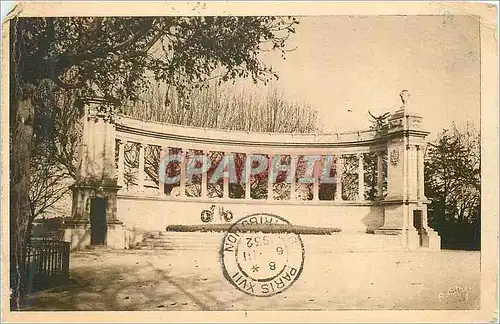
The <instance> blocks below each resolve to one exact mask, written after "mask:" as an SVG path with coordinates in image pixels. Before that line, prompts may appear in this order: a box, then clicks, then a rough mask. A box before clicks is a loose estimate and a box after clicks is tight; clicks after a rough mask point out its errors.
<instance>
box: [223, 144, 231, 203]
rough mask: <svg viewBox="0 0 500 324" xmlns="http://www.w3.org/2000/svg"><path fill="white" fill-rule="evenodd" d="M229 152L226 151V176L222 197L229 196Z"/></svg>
mask: <svg viewBox="0 0 500 324" xmlns="http://www.w3.org/2000/svg"><path fill="white" fill-rule="evenodd" d="M229 154H231V153H230V152H224V178H223V183H222V198H229V176H230V174H229Z"/></svg>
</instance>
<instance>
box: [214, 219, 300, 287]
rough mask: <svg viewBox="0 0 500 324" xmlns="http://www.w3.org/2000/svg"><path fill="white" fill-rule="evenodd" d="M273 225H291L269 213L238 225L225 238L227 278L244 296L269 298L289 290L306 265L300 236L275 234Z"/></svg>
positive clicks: (223, 248) (224, 261) (223, 262)
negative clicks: (272, 229)
mask: <svg viewBox="0 0 500 324" xmlns="http://www.w3.org/2000/svg"><path fill="white" fill-rule="evenodd" d="M273 225H281V226H279V227H280V228H284V227H283V225H285V226H286V225H290V222H288V221H287V220H286V219H284V218H282V217H280V216H277V215H273V214H267V213H259V214H252V215H249V216H246V217H244V218H242V219H240V220H238V221H237V222H236V223H234V224H233V225H232V226H231V227H230V228H229V230H228V232H227V234H226V235H225V236H224V240H223V241H222V245H221V249H220V254H221V260H222V270H223V274H224V277H225V278H226V279H227V280H228V281H229V282H230V283H231V284H232V285H233V286H234V287H236V288H237V289H239V290H241V291H242V292H244V293H246V294H249V295H253V296H257V297H267V296H272V295H276V294H278V293H281V292H283V291H284V290H286V289H288V288H289V287H290V286H291V285H292V284H293V283H294V282H295V281H296V280H297V279H298V278H299V276H300V274H301V272H302V268H303V265H304V256H305V250H304V244H303V243H302V239H301V238H300V236H299V235H298V234H296V233H289V232H285V231H279V232H274V231H271V230H270V229H271V228H272V227H273Z"/></svg>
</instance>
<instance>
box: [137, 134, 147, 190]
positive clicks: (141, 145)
mask: <svg viewBox="0 0 500 324" xmlns="http://www.w3.org/2000/svg"><path fill="white" fill-rule="evenodd" d="M145 149H146V144H144V143H139V170H138V173H137V182H138V185H139V191H140V192H142V191H144V178H145V172H144V162H145V156H144V155H145V154H144V151H145Z"/></svg>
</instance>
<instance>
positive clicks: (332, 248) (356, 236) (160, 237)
mask: <svg viewBox="0 0 500 324" xmlns="http://www.w3.org/2000/svg"><path fill="white" fill-rule="evenodd" d="M224 235H225V233H224V232H167V231H151V232H149V233H147V234H145V235H144V238H143V240H142V241H139V242H135V244H134V243H132V242H131V248H134V249H140V250H179V251H189V250H206V251H213V250H218V249H220V247H221V242H222V240H223V237H224ZM268 235H273V234H272V233H270V234H268ZM300 237H301V239H302V241H303V243H304V249H305V251H306V253H315V252H371V251H409V250H425V251H430V250H439V245H437V248H436V246H435V245H432V246H429V247H424V246H421V245H420V244H419V243H420V242H419V237H418V236H417V237H416V238H415V239H416V240H417V241H414V242H412V246H411V248H410V247H408V246H407V245H405V242H404V239H403V236H402V235H379V234H368V233H361V232H359V233H356V232H339V233H332V234H328V235H310V234H306V235H300ZM438 239H439V236H438ZM438 243H439V242H438ZM433 244H436V241H435V240H434V241H433Z"/></svg>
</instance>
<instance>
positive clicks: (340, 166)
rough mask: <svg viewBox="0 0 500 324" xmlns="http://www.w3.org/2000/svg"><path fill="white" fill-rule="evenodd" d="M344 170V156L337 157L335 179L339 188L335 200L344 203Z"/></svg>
mask: <svg viewBox="0 0 500 324" xmlns="http://www.w3.org/2000/svg"><path fill="white" fill-rule="evenodd" d="M343 168H344V160H343V159H342V155H339V156H337V161H336V166H335V173H336V174H335V177H336V180H337V188H336V190H335V200H336V201H342V200H343V199H342V173H343V170H342V169H343Z"/></svg>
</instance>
